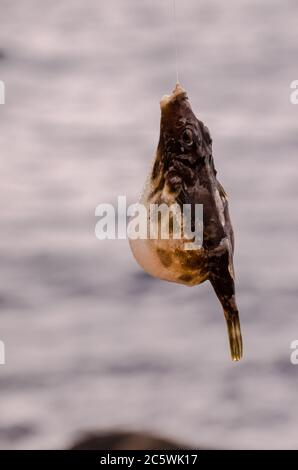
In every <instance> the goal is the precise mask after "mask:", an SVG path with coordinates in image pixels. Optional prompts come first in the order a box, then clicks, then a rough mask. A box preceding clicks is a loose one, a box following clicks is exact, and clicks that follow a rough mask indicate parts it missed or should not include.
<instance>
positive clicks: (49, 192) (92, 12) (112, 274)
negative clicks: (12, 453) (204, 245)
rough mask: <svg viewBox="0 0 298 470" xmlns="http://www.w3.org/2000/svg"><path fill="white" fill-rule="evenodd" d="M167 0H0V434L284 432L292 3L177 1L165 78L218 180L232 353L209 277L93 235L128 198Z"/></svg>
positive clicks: (294, 329) (135, 183)
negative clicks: (182, 96) (238, 328)
mask: <svg viewBox="0 0 298 470" xmlns="http://www.w3.org/2000/svg"><path fill="white" fill-rule="evenodd" d="M170 6H171V5H170V0H162V1H160V0H159V1H152V0H142V1H139V0H109V1H108V2H98V1H96V0H84V1H83V0H53V1H51V2H45V1H44V2H41V1H40V0H22V2H20V1H16V0H1V4H0V12H1V28H0V79H1V80H3V81H4V82H5V84H6V104H5V105H3V106H0V152H1V159H0V174H1V188H0V208H1V218H0V224H1V228H0V234H1V243H0V257H1V258H0V259H1V263H0V269H1V284H0V306H1V311H0V339H1V340H2V341H4V342H5V346H6V365H4V366H0V394H1V396H0V447H1V448H10V449H19V448H35V449H40V448H63V447H66V446H68V445H69V444H70V443H71V442H72V441H73V440H74V439H75V438H76V437H77V436H78V434H80V433H82V432H84V431H85V430H92V429H96V430H107V429H108V430H113V429H124V430H147V431H150V432H152V433H157V434H160V435H163V436H167V437H169V438H171V439H177V440H179V441H182V442H184V443H186V444H188V445H193V446H208V447H220V448H264V447H267V448H294V447H296V448H297V445H298V407H297V385H298V383H297V382H298V366H294V365H292V364H291V363H290V343H291V341H292V340H294V339H298V312H297V304H298V289H297V279H298V253H297V245H296V243H297V231H298V211H297V202H298V185H297V178H298V164H297V148H298V133H297V122H298V121H297V120H298V106H296V107H295V106H294V105H292V104H290V99H289V97H290V91H291V90H290V83H291V81H292V80H295V79H298V70H297V43H298V29H297V15H298V4H297V1H295V0H283V1H281V0H242V1H241V2H239V1H238V0H228V1H226V2H222V1H220V0H208V1H195V0H188V1H187V2H185V1H182V0H181V1H180V0H177V16H178V42H179V68H180V80H181V83H182V85H183V86H184V87H185V88H186V89H187V91H188V93H189V96H190V99H191V103H192V106H193V108H194V110H195V111H196V113H197V115H198V117H200V119H202V120H204V122H206V124H207V125H208V126H209V128H210V130H211V133H212V136H213V139H214V155H215V163H216V167H217V170H218V174H219V178H220V180H221V181H222V182H223V184H224V187H225V188H226V190H227V192H228V193H229V195H230V201H231V202H230V204H231V206H230V210H231V214H232V220H233V223H234V229H235V233H236V257H235V267H236V274H237V289H238V303H239V307H240V313H241V324H242V330H243V337H244V348H245V349H244V351H245V359H244V360H243V361H242V362H240V363H237V364H235V363H232V362H231V361H230V357H229V350H228V343H227V333H226V325H225V322H224V319H223V315H222V310H221V307H220V305H219V303H218V301H217V299H216V298H215V295H214V294H213V291H212V290H211V288H210V286H209V284H208V283H206V284H204V285H201V286H198V287H193V288H187V287H184V286H179V285H175V284H170V283H166V282H161V281H158V280H155V279H152V278H149V277H148V276H147V275H145V274H144V273H143V272H142V271H141V270H140V268H139V267H138V266H137V264H136V262H135V261H134V259H133V258H132V255H131V253H130V251H129V247H128V243H127V242H126V241H121V242H120V241H109V242H108V241H98V240H97V239H96V238H95V235H94V228H95V224H96V218H95V216H94V211H95V207H96V206H97V205H98V204H99V203H102V202H110V203H116V200H117V196H118V195H127V197H128V201H129V202H135V201H136V200H137V198H138V196H139V193H140V191H141V189H142V185H143V182H144V180H145V177H146V175H147V172H148V169H149V167H150V164H151V160H152V156H153V153H154V151H155V148H156V145H157V141H158V136H159V99H160V98H161V96H162V95H163V94H165V93H168V92H170V91H171V90H172V89H173V87H174V84H175V58H174V49H173V42H172V29H171V27H172V18H171V9H170Z"/></svg>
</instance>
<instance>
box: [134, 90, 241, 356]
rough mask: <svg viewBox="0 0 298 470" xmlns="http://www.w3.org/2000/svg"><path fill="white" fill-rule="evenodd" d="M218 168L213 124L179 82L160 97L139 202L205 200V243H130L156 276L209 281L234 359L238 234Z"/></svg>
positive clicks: (238, 351) (237, 329)
mask: <svg viewBox="0 0 298 470" xmlns="http://www.w3.org/2000/svg"><path fill="white" fill-rule="evenodd" d="M216 174H217V172H216V169H215V166H214V160H213V154H212V139H211V136H210V133H209V130H208V128H207V127H206V126H205V125H204V123H203V122H202V121H200V120H199V119H197V118H196V116H195V115H194V113H193V111H192V109H191V106H190V103H189V100H188V97H187V94H186V92H185V91H184V90H183V89H182V87H181V86H180V85H179V84H178V85H177V86H176V89H175V90H174V92H173V93H172V95H171V96H169V97H164V98H163V99H162V101H161V124H160V139H159V144H158V148H157V152H156V157H155V162H154V165H153V168H152V173H151V176H150V178H149V182H147V187H145V190H144V193H143V195H142V197H141V201H140V202H143V203H145V204H151V203H155V204H161V203H166V204H168V205H170V204H171V203H173V202H176V203H178V204H179V205H183V204H191V205H195V204H203V245H202V248H201V249H200V250H184V249H183V247H182V246H181V245H177V244H176V243H174V242H172V241H171V240H170V241H165V240H162V241H161V240H157V241H156V240H153V241H152V240H149V241H146V242H144V243H143V245H137V244H136V243H134V242H133V243H131V247H132V251H133V253H134V255H135V257H136V259H137V261H138V262H139V264H140V265H141V266H142V267H143V268H144V269H145V270H146V271H148V272H149V273H150V274H152V275H154V276H157V277H160V278H161V279H166V280H170V281H174V282H179V283H183V284H186V285H190V286H192V285H196V284H199V283H201V282H204V281H205V280H207V279H208V280H209V281H210V283H211V285H212V286H213V288H214V291H215V293H216V295H217V297H218V299H219V301H220V302H221V304H222V307H223V310H224V315H225V318H226V322H227V327H228V334H229V340H230V348H231V355H232V359H233V360H235V361H237V360H239V359H240V358H241V357H242V338H241V332H240V322H239V316H238V308H237V305H236V300H235V286H234V269H233V252H234V235H233V229H232V225H231V221H230V216H229V211H228V200H227V195H226V193H225V191H224V189H223V187H222V186H221V184H220V183H219V181H218V180H217V177H216ZM191 222H192V226H194V220H192V221H191Z"/></svg>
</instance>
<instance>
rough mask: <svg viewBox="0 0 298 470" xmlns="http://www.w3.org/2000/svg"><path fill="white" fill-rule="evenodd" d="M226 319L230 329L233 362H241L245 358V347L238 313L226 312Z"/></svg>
mask: <svg viewBox="0 0 298 470" xmlns="http://www.w3.org/2000/svg"><path fill="white" fill-rule="evenodd" d="M225 318H226V322H227V327H228V336H229V341H230V350H231V356H232V360H233V361H239V360H240V359H241V358H242V356H243V345H242V336H241V329H240V320H239V315H238V312H237V311H236V312H235V311H233V312H227V311H225Z"/></svg>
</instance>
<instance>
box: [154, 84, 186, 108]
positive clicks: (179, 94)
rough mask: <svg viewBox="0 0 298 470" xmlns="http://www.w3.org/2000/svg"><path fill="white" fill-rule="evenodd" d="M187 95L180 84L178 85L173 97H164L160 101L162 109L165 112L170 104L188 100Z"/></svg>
mask: <svg viewBox="0 0 298 470" xmlns="http://www.w3.org/2000/svg"><path fill="white" fill-rule="evenodd" d="M187 98H188V97H187V93H186V91H185V90H184V88H182V86H181V85H180V83H177V84H176V87H175V89H174V90H173V92H172V94H171V95H164V96H163V97H162V99H161V100H160V109H161V110H164V109H165V108H166V107H167V106H168V105H169V104H170V103H173V102H174V101H175V100H177V99H187Z"/></svg>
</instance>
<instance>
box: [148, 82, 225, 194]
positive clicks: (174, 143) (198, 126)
mask: <svg viewBox="0 0 298 470" xmlns="http://www.w3.org/2000/svg"><path fill="white" fill-rule="evenodd" d="M160 108H161V121H160V138H159V144H158V149H157V154H156V160H155V164H154V167H153V174H152V177H153V180H154V179H157V180H159V181H160V180H161V179H163V181H164V182H165V183H166V184H167V187H168V189H169V190H170V191H173V192H176V193H178V192H181V189H182V186H184V187H185V186H191V185H193V184H194V183H195V181H196V180H197V178H198V173H199V172H200V171H203V172H204V170H205V173H208V174H210V173H211V174H216V171H215V168H214V163H213V159H212V139H211V136H210V133H209V130H208V128H207V127H206V126H205V125H204V123H203V122H202V121H200V120H199V119H198V118H197V117H196V116H195V114H194V112H193V110H192V108H191V105H190V102H189V99H188V96H187V93H186V91H185V90H184V89H183V88H182V87H181V85H180V84H177V85H176V88H175V90H174V91H173V93H172V94H171V95H165V96H164V97H163V98H162V99H161V101H160Z"/></svg>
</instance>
